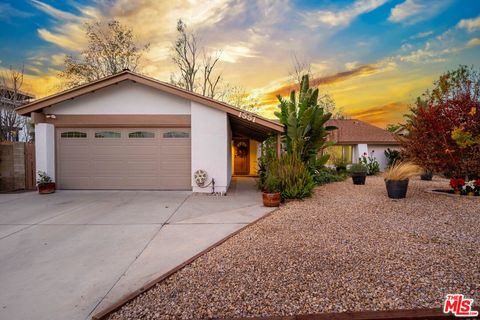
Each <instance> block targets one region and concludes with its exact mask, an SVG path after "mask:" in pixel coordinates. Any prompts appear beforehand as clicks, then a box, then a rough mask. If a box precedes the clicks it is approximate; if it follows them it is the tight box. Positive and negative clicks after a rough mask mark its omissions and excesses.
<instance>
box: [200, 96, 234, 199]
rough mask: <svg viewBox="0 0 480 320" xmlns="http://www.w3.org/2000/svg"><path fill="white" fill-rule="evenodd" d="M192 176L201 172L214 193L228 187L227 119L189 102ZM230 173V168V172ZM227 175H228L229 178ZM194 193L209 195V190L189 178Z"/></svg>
mask: <svg viewBox="0 0 480 320" xmlns="http://www.w3.org/2000/svg"><path fill="white" fill-rule="evenodd" d="M191 115H192V127H191V130H192V175H193V173H194V172H195V171H197V170H199V169H203V170H205V171H206V172H207V173H208V176H209V179H208V181H210V179H211V178H214V179H215V191H216V192H226V191H227V189H228V184H229V180H230V179H229V175H228V170H229V169H228V163H229V161H228V154H229V153H230V150H231V149H230V148H229V143H228V136H229V134H228V117H227V114H226V113H225V112H223V111H220V110H216V109H213V108H210V107H207V106H204V105H202V104H199V103H196V102H192V104H191ZM230 170H231V169H230ZM230 176H231V175H230ZM192 189H193V191H194V192H211V191H212V189H211V188H210V187H208V188H200V187H198V186H197V184H196V183H195V181H194V180H193V176H192Z"/></svg>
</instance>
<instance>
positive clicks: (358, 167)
mask: <svg viewBox="0 0 480 320" xmlns="http://www.w3.org/2000/svg"><path fill="white" fill-rule="evenodd" d="M348 171H349V172H350V173H367V172H368V168H367V166H365V165H364V164H362V163H353V164H352V165H351V166H350V169H348Z"/></svg>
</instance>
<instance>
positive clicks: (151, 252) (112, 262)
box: [0, 178, 271, 320]
mask: <svg viewBox="0 0 480 320" xmlns="http://www.w3.org/2000/svg"><path fill="white" fill-rule="evenodd" d="M270 211H271V210H270V209H268V208H265V207H263V206H262V205H261V197H260V193H259V192H258V191H257V190H256V188H255V185H254V180H253V179H251V178H237V179H234V180H233V181H232V186H231V190H230V192H229V195H228V196H226V197H221V196H206V195H194V194H191V193H190V192H173V191H59V192H57V193H55V194H52V195H38V194H37V193H23V194H0V284H1V289H0V319H12V320H14V319H49V320H54V319H82V320H83V319H89V318H90V317H91V316H92V315H93V314H94V313H97V312H100V311H101V310H103V309H104V308H106V307H108V306H109V305H110V304H112V303H114V302H116V301H117V300H118V299H120V298H121V297H122V296H124V295H126V294H128V293H130V292H132V291H134V290H136V289H138V288H140V287H142V286H143V285H144V284H146V283H148V282H150V281H152V280H153V279H155V278H157V277H159V276H160V275H162V274H164V273H166V272H167V271H169V270H171V269H172V268H174V267H176V266H177V265H179V264H181V263H182V262H184V261H186V260H187V259H189V258H190V257H192V256H194V255H195V254H197V253H199V252H201V251H202V250H204V249H206V248H208V247H209V246H211V245H212V244H214V243H215V242H217V241H219V240H220V239H222V238H224V237H226V236H228V235H229V234H230V233H232V232H234V231H236V230H238V229H240V228H241V227H243V226H245V225H246V224H248V223H250V222H252V221H254V220H256V219H258V218H260V217H261V216H263V215H265V214H266V213H268V212H270Z"/></svg>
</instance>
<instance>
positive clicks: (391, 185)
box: [384, 162, 423, 199]
mask: <svg viewBox="0 0 480 320" xmlns="http://www.w3.org/2000/svg"><path fill="white" fill-rule="evenodd" d="M422 173H423V170H422V168H420V167H419V166H417V165H416V164H414V163H412V162H397V163H395V164H394V165H393V166H391V167H390V168H388V169H387V170H386V171H385V173H384V178H385V185H386V187H387V193H388V197H389V198H392V199H402V198H405V197H406V196H407V189H408V180H409V178H411V177H413V176H418V175H421V174H422Z"/></svg>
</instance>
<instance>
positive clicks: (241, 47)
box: [220, 43, 257, 63]
mask: <svg viewBox="0 0 480 320" xmlns="http://www.w3.org/2000/svg"><path fill="white" fill-rule="evenodd" d="M256 56H257V53H256V52H255V51H254V50H252V49H251V48H249V44H248V43H238V44H233V45H226V46H224V47H223V49H222V51H221V56H220V60H221V61H225V62H230V63H236V62H237V61H238V60H239V59H242V58H253V57H256Z"/></svg>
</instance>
